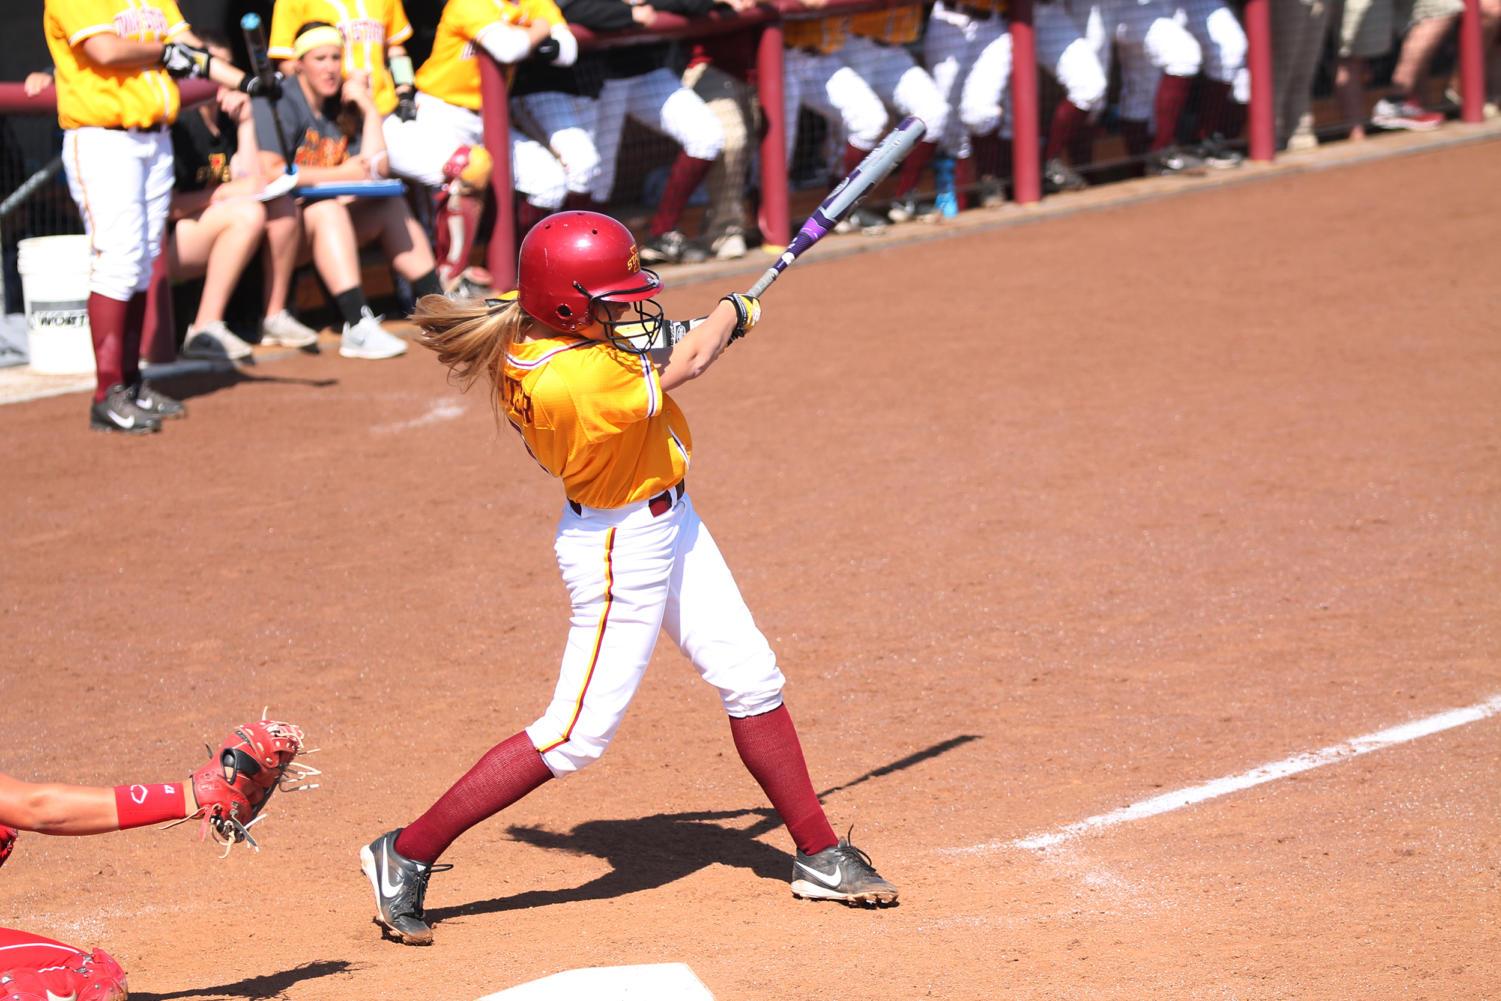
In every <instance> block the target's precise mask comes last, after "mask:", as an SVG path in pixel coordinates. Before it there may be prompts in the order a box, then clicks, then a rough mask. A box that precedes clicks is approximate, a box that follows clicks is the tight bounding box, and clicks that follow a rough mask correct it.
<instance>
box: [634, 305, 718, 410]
mask: <svg viewBox="0 0 1501 1001" xmlns="http://www.w3.org/2000/svg"><path fill="white" fill-rule="evenodd" d="M739 322H740V316H739V313H738V312H737V311H736V309H735V306H734V304H733V303H731V302H729V301H727V300H725V299H721V300H720V302H719V304H718V305H717V306H715V307H714V311H713V312H712V313H710V314H709V315H708V316H707V317H705V318H704V321H703V322H702V323H699V324H697V325H696V326H694V327H693V328H692V329H691V330H689V331H688V333H687V334H686V335H684V337H683V339H682V340H681V341H679V342H678V343H676V344H674V345H673V346H672V347H670V348H658V349H657V350H656V351H654V352H653V359H652V360H653V361H654V362H655V363H656V364H657V369H658V371H659V372H660V373H661V380H662V388H663V389H664V390H672V389H675V388H677V387H678V386H681V385H682V384H683V383H685V382H691V381H693V380H694V379H697V378H698V377H699V376H701V375H703V374H704V373H705V372H707V371H708V370H709V366H710V365H712V364H714V362H715V360H716V359H718V358H719V356H720V355H721V354H723V353H724V349H725V348H727V347H729V344H730V341H731V340H732V339H733V337H734V335H735V330H736V327H737V326H738V325H739Z"/></svg>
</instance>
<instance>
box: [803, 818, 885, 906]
mask: <svg viewBox="0 0 1501 1001" xmlns="http://www.w3.org/2000/svg"><path fill="white" fill-rule="evenodd" d="M792 895H793V896H794V897H799V898H801V899H803V900H837V901H839V902H841V903H845V904H851V905H854V904H867V905H869V906H871V907H880V906H881V905H883V904H894V903H896V887H895V886H892V885H891V884H890V883H888V882H887V881H886V880H884V879H882V878H881V874H880V873H878V872H876V870H875V867H874V866H872V865H871V864H870V856H869V855H867V854H865V853H864V852H862V851H861V850H860V849H858V848H856V847H855V846H854V845H852V844H850V839H849V835H848V834H846V835H845V836H844V837H843V838H840V839H839V843H838V844H837V845H834V846H833V847H832V848H825V849H824V850H823V851H821V852H819V853H818V854H816V855H804V854H803V853H802V852H798V853H797V855H796V856H795V857H794V858H793V860H792Z"/></svg>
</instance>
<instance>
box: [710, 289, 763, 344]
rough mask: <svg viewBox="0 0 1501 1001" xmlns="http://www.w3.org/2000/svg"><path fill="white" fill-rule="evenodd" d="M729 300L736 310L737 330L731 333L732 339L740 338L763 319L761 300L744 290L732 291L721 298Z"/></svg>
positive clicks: (725, 300) (721, 300) (724, 300)
mask: <svg viewBox="0 0 1501 1001" xmlns="http://www.w3.org/2000/svg"><path fill="white" fill-rule="evenodd" d="M719 301H720V302H727V303H729V304H730V305H731V306H732V307H734V310H735V330H734V332H733V333H732V334H730V340H732V341H734V340H739V339H740V338H742V337H744V336H745V335H746V334H748V333H750V331H751V328H752V327H754V326H755V325H756V324H757V323H759V322H760V321H761V300H760V299H757V298H756V297H755V296H753V295H747V294H746V293H744V292H731V293H730V294H729V295H727V296H725V297H724V298H722V299H720V300H719Z"/></svg>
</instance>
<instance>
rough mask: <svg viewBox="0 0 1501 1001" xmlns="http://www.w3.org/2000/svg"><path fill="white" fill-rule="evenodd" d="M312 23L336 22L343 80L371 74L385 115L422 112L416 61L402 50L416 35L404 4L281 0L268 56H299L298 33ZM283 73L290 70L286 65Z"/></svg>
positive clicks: (273, 16) (398, 1)
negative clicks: (415, 78)
mask: <svg viewBox="0 0 1501 1001" xmlns="http://www.w3.org/2000/svg"><path fill="white" fill-rule="evenodd" d="M313 21H323V22H326V23H328V24H331V25H333V26H334V27H335V28H338V29H339V34H340V35H342V36H344V77H345V78H346V79H348V78H349V77H350V76H352V75H354V74H355V73H369V74H370V96H371V97H372V98H374V100H375V109H376V110H377V111H379V112H380V114H381V117H383V118H384V117H385V116H386V115H389V114H392V113H393V112H395V113H397V114H399V115H400V116H401V117H402V118H411V117H412V116H414V115H415V114H416V113H417V110H416V106H415V105H414V103H413V100H414V98H415V96H416V95H415V91H414V86H415V84H414V81H413V74H412V60H411V57H410V56H408V55H407V50H406V49H405V48H404V47H403V46H402V43H403V42H405V41H406V40H407V39H409V38H411V37H412V25H411V22H409V21H408V20H407V12H406V9H405V8H404V7H402V5H401V0H276V6H275V7H273V8H272V10H271V37H270V39H269V40H268V44H267V46H266V54H267V55H269V56H270V57H271V58H272V59H280V60H283V61H287V60H291V59H294V58H296V53H295V52H294V51H293V50H294V47H295V46H296V43H297V34H298V32H299V30H300V29H301V28H302V26H303V25H305V24H308V23H310V22H313ZM283 72H291V70H290V68H288V67H286V66H284V67H283Z"/></svg>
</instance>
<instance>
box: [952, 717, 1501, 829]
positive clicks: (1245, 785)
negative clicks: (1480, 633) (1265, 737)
mask: <svg viewBox="0 0 1501 1001" xmlns="http://www.w3.org/2000/svg"><path fill="white" fill-rule="evenodd" d="M1498 713H1501V695H1495V696H1492V697H1491V698H1489V699H1486V700H1485V701H1484V702H1479V703H1476V704H1475V705H1472V706H1465V707H1464V708H1462V709H1450V710H1448V711H1447V712H1441V713H1438V714H1437V715H1434V716H1428V717H1425V718H1423V719H1419V720H1413V721H1412V722H1410V723H1402V724H1400V725H1398V726H1393V727H1388V728H1387V729H1385V730H1377V731H1376V732H1375V733H1368V734H1366V735H1365V736H1364V737H1356V738H1355V739H1353V740H1347V741H1345V742H1344V743H1342V744H1331V745H1330V746H1328V747H1325V748H1321V749H1319V750H1317V751H1309V752H1306V753H1303V754H1295V755H1293V756H1292V757H1289V758H1283V759H1282V760H1281V761H1273V762H1271V763H1270V764H1265V765H1260V766H1258V767H1256V768H1252V769H1251V770H1250V771H1245V772H1241V773H1240V774H1238V775H1227V776H1225V777H1224V778H1219V779H1214V780H1213V781H1210V782H1205V783H1203V784H1202V785H1196V786H1189V787H1188V788H1186V789H1179V790H1177V791H1175V792H1167V793H1163V794H1162V795H1161V796H1153V797H1152V798H1151V799H1144V800H1142V801H1141V802H1139V803H1132V804H1131V805H1129V806H1123V807H1121V808H1120V809H1119V810H1112V811H1110V812H1109V813H1101V814H1099V815H1097V816H1094V817H1088V818H1086V819H1084V820H1081V821H1079V822H1078V823H1075V824H1069V825H1068V826H1067V827H1060V828H1059V829H1058V830H1056V831H1051V832H1049V833H1047V834H1034V835H1032V836H1031V837H1027V838H1018V839H1017V840H1015V841H1011V842H991V843H989V844H984V845H975V846H973V847H970V848H960V849H957V850H956V851H957V852H958V853H971V852H986V851H994V850H996V849H997V848H1002V847H1006V846H1008V845H1009V847H1012V848H1025V849H1027V850H1029V851H1044V850H1046V849H1048V848H1053V847H1055V846H1057V845H1060V844H1062V843H1063V842H1065V841H1070V840H1072V839H1074V838H1076V837H1078V836H1079V835H1081V834H1088V833H1090V832H1091V831H1098V830H1101V829H1103V828H1106V827H1113V826H1115V825H1116V824H1124V823H1126V822H1127V821H1131V820H1143V819H1145V818H1147V817H1155V816H1157V814H1159V813H1168V812H1169V811H1172V810H1179V809H1182V808H1183V807H1185V806H1193V805H1194V804H1195V803H1202V802H1204V801H1205V800H1209V799H1214V798H1215V797H1217V796H1224V795H1227V794H1229V793H1232V792H1239V791H1240V790H1242V789H1249V788H1251V787H1252V786H1258V785H1261V784H1262V783H1263V782H1271V781H1273V780H1274V779H1280V778H1286V777H1287V776H1289V775H1296V774H1298V773H1299V772H1306V771H1309V770H1311V769H1314V768H1322V767H1323V766H1325V765H1332V764H1335V763H1336V762H1340V761H1348V760H1349V759H1350V758H1354V757H1358V756H1360V755H1362V754H1369V753H1371V752H1372V751H1379V750H1381V749H1382V748H1383V747H1391V746H1393V745H1395V744H1405V743H1407V742H1408V741H1411V740H1417V739H1418V738H1419V737H1427V736H1429V735H1431V734H1435V733H1440V732H1442V731H1444V730H1452V729H1454V728H1455V727H1457V726H1464V725H1466V724H1468V723H1475V722H1478V721H1479V720H1483V719H1485V718H1486V717H1488V716H1495V715H1496V714H1498Z"/></svg>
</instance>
